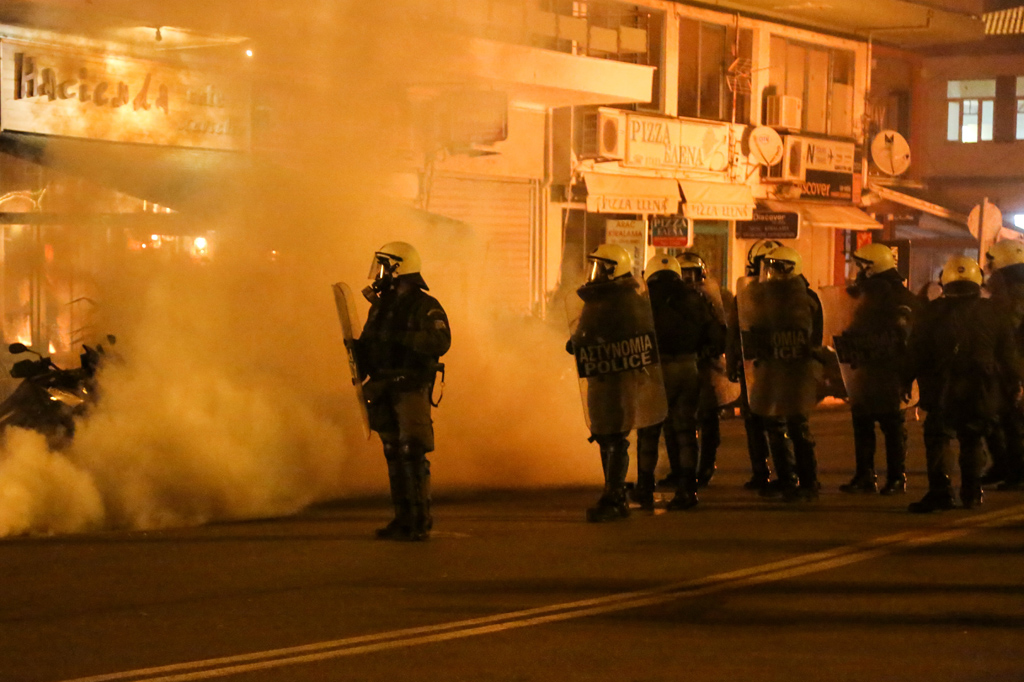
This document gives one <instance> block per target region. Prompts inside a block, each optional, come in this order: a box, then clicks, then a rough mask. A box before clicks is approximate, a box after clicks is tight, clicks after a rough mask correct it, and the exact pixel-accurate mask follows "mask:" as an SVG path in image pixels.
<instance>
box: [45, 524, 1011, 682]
mask: <svg viewBox="0 0 1024 682" xmlns="http://www.w3.org/2000/svg"><path fill="white" fill-rule="evenodd" d="M1020 520H1024V505H1019V506H1015V507H1010V508H1008V509H1003V510H1000V511H996V512H989V513H987V514H978V515H975V516H969V517H966V518H963V519H960V520H958V521H956V522H954V523H952V524H949V525H948V526H945V527H943V528H942V529H939V530H930V531H909V532H905V533H899V534H896V535H889V536H886V537H882V538H876V539H873V540H869V541H867V542H863V543H858V544H854V545H847V546H845V547H839V548H836V549H831V550H828V551H824V552H815V553H813V554H804V555H802V556H798V557H793V558H791V559H785V560H783V561H776V562H772V563H769V564H764V565H761V566H755V567H752V568H745V569H741V570H738V571H730V572H728V573H719V574H717V575H712V576H707V577H704V578H696V579H694V580H687V581H685V582H681V583H674V584H670V585H664V586H662V587H656V588H651V589H647V590H638V591H635V592H623V593H620V594H615V595H610V596H607V597H598V598H595V599H584V600H582V601H575V602H568V603H565V604H553V605H551V606H542V607H538V608H534V609H525V610H522V611H511V612H509V613H501V614H497V615H494V616H487V617H485V618H472V619H469V620H459V621H454V622H451V623H442V624H440V625H429V626H423V627H417V628H407V629H404V630H392V631H390V632H381V633H378V634H375V635H363V636H360V637H348V638H345V639H336V640H332V641H328V642H317V643H315V644H306V645H303V646H295V647H287V648H282V649H271V650H268V651H258V652H254V653H250V654H242V655H239V656H225V657H223V658H210V659H206V660H203V661H192V662H189V663H176V664H173V665H165V666H159V667H154V668H141V669H138V670H130V671H126V672H120V673H110V674H107V675H96V676H93V677H81V678H77V679H74V680H66V681H65V682H113V681H115V680H131V681H132V682H186V681H188V680H203V679H210V678H215V677H227V676H229V675H238V674H241V673H248V672H256V671H261V670H268V669H272V668H280V667H284V666H289V665H298V664H302V663H313V662H316V661H323V660H327V659H332V658H341V657H343V656H356V655H359V654H367V653H371V652H375V651H385V650H387V649H399V648H405V647H412V646H419V645H421V644H434V643H437V642H445V641H447V640H451V639H463V638H466V637H476V636H478V635H487V634H492V633H495V632H503V631H505V630H514V629H517V628H527V627H533V626H535V625H543V624H545V623H555V622H558V621H564V620H571V619H574V618H585V617H587V616H597V615H602V614H606V613H614V612H617V611H625V610H627V609H635V608H638V607H642V606H651V605H655V604H663V603H665V602H670V601H674V600H677V599H683V598H687V597H697V596H701V595H705V594H713V593H715V592H723V591H725V590H733V589H738V588H741V587H748V586H751V585H760V584H764V583H770V582H775V581H779V580H786V579H788V578H795V577H798V576H802V575H807V574H810V573H818V572H821V571H827V570H829V569H833V568H839V567H841V566H847V565H849V564H854V563H858V562H861V561H867V560H868V559H874V558H876V557H881V556H885V555H888V554H893V553H895V552H897V551H900V550H902V549H904V548H907V547H920V546H925V545H934V544H937V543H940V542H946V541H948V540H955V539H957V538H960V537H963V536H965V535H968V534H969V533H971V532H972V531H974V530H977V529H979V528H994V527H998V526H1003V525H1007V524H1009V523H1013V522H1015V521H1020Z"/></svg>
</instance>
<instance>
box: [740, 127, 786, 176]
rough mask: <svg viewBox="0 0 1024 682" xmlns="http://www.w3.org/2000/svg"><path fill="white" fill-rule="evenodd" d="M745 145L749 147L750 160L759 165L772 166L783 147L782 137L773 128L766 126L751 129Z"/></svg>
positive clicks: (778, 157) (780, 157)
mask: <svg viewBox="0 0 1024 682" xmlns="http://www.w3.org/2000/svg"><path fill="white" fill-rule="evenodd" d="M747 146H748V147H749V148H750V160H751V161H753V162H754V163H756V164H757V165H759V166H774V165H775V164H777V163H779V162H780V161H782V155H783V151H784V149H785V147H784V145H783V144H782V137H781V136H780V135H779V134H778V133H777V132H775V129H774V128H769V127H768V126H757V127H756V128H754V129H753V130H751V131H750V137H748V138H747Z"/></svg>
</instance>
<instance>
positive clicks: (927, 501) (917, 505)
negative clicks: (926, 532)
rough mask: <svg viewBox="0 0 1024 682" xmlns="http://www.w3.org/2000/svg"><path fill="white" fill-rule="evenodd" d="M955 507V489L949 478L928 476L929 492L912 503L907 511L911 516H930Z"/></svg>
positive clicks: (936, 475)
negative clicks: (932, 513)
mask: <svg viewBox="0 0 1024 682" xmlns="http://www.w3.org/2000/svg"><path fill="white" fill-rule="evenodd" d="M955 507H956V501H955V500H954V499H953V487H952V485H951V484H950V481H949V476H946V475H945V474H928V492H927V493H925V495H924V497H922V498H921V499H920V500H918V501H917V502H911V503H910V505H909V506H908V507H907V511H909V512H910V513H911V514H930V513H931V512H935V511H946V510H949V509H953V508H955Z"/></svg>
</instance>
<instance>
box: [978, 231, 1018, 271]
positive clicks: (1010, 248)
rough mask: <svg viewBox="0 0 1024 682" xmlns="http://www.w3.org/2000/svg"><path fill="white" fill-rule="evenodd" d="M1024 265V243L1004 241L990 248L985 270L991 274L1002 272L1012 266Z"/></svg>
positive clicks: (1012, 240) (1010, 240) (986, 255)
mask: <svg viewBox="0 0 1024 682" xmlns="http://www.w3.org/2000/svg"><path fill="white" fill-rule="evenodd" d="M1021 263H1024V242H1021V241H1018V240H1016V239H1004V240H1003V241H1000V242H996V243H995V244H993V245H992V246H990V247H989V248H988V253H986V254H985V269H986V270H988V271H989V272H995V271H996V270H1002V269H1003V268H1006V267H1009V266H1011V265H1020V264H1021Z"/></svg>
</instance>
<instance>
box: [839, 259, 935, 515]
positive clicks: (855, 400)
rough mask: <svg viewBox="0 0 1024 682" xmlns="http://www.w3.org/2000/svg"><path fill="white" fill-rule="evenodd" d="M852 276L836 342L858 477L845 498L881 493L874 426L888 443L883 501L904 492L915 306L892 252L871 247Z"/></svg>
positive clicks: (846, 486) (917, 304)
mask: <svg viewBox="0 0 1024 682" xmlns="http://www.w3.org/2000/svg"><path fill="white" fill-rule="evenodd" d="M853 262H854V263H855V265H856V267H857V275H856V278H855V280H854V283H853V285H852V286H851V287H849V288H847V289H846V290H845V291H841V292H840V296H841V298H840V299H839V300H838V301H837V302H836V305H839V306H843V307H844V308H845V310H844V311H843V312H845V313H846V315H845V316H846V317H847V318H848V320H849V322H848V324H846V325H845V329H843V330H842V333H841V334H840V335H837V336H836V337H835V345H836V352H837V354H838V355H839V361H840V363H841V365H842V369H843V378H844V381H845V383H846V390H847V393H848V394H849V396H850V411H851V415H852V419H853V443H854V446H853V447H854V457H855V462H856V470H855V472H854V475H853V478H852V479H851V480H850V482H849V483H845V484H843V485H841V486H839V489H840V490H841V491H842V492H845V493H874V492H878V484H877V481H876V476H875V422H878V425H879V427H880V428H881V430H882V436H883V437H884V439H885V461H886V483H885V486H884V487H883V488H882V491H881V492H882V494H883V495H893V494H897V493H903V492H906V489H907V476H906V458H907V429H906V424H905V419H904V406H903V404H902V403H901V399H902V397H903V395H904V393H905V392H906V391H905V388H904V386H903V384H902V377H903V373H904V372H903V364H904V362H905V361H906V348H907V345H906V344H907V339H908V337H909V335H910V329H911V323H912V319H913V313H914V311H915V310H916V309H917V308H919V307H920V299H918V298H917V297H916V296H914V295H913V294H912V293H911V292H909V291H907V288H906V286H904V284H903V277H902V276H901V275H900V274H899V272H898V271H897V270H896V261H895V259H894V258H893V255H892V250H891V249H890V248H889V247H888V246H885V245H884V244H868V245H866V246H863V247H861V248H860V249H858V250H857V251H856V252H854V254H853Z"/></svg>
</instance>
